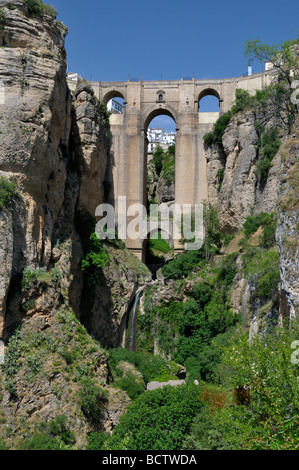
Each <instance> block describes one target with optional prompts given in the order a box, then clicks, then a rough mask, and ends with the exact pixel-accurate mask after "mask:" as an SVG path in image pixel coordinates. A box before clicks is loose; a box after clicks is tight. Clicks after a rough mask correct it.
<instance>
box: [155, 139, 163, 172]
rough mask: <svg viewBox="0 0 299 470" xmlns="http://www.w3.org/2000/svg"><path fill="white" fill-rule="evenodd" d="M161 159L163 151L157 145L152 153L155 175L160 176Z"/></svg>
mask: <svg viewBox="0 0 299 470" xmlns="http://www.w3.org/2000/svg"><path fill="white" fill-rule="evenodd" d="M163 158H164V151H163V149H162V147H161V146H160V145H157V147H156V148H155V150H154V152H153V161H154V165H155V169H156V173H157V175H158V176H160V174H161V171H162V169H163Z"/></svg>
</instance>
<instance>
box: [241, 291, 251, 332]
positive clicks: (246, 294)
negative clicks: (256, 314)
mask: <svg viewBox="0 0 299 470" xmlns="http://www.w3.org/2000/svg"><path fill="white" fill-rule="evenodd" d="M249 295H250V285H249V282H248V283H247V286H246V289H245V292H244V295H243V301H242V327H243V328H244V329H245V328H246V316H247V306H248V299H249Z"/></svg>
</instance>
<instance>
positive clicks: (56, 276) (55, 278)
mask: <svg viewBox="0 0 299 470" xmlns="http://www.w3.org/2000/svg"><path fill="white" fill-rule="evenodd" d="M60 281H61V272H60V270H59V269H58V268H52V269H51V270H50V271H48V272H47V271H46V269H45V268H36V269H31V268H30V267H29V266H26V268H24V270H23V273H22V291H23V292H26V291H27V290H28V289H30V288H33V287H35V286H36V285H37V284H38V283H44V284H49V285H58V284H59V283H60Z"/></svg>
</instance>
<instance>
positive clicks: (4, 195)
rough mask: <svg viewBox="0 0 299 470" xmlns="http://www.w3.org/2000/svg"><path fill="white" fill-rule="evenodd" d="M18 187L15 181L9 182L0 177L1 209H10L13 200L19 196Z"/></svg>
mask: <svg viewBox="0 0 299 470" xmlns="http://www.w3.org/2000/svg"><path fill="white" fill-rule="evenodd" d="M17 194H18V193H17V185H16V183H15V182H14V181H8V180H7V179H6V178H4V177H3V176H0V209H3V207H5V206H6V207H10V206H11V203H12V200H13V198H14V197H15V196H16V195H17Z"/></svg>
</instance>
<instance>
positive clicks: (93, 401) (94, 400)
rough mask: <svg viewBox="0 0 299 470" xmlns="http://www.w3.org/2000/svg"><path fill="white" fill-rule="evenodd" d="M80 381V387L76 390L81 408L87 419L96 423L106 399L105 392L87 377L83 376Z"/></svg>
mask: <svg viewBox="0 0 299 470" xmlns="http://www.w3.org/2000/svg"><path fill="white" fill-rule="evenodd" d="M80 383H81V389H80V390H79V392H78V398H79V405H80V407H81V410H82V412H83V414H84V415H85V416H86V417H87V419H88V420H90V421H91V422H92V423H97V422H98V420H99V419H100V416H99V415H100V413H101V411H102V408H103V406H104V404H105V403H106V401H107V392H106V390H104V389H103V388H102V387H100V386H98V385H96V384H95V383H94V382H93V381H92V380H91V379H89V378H83V379H82V380H81V382H80Z"/></svg>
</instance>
